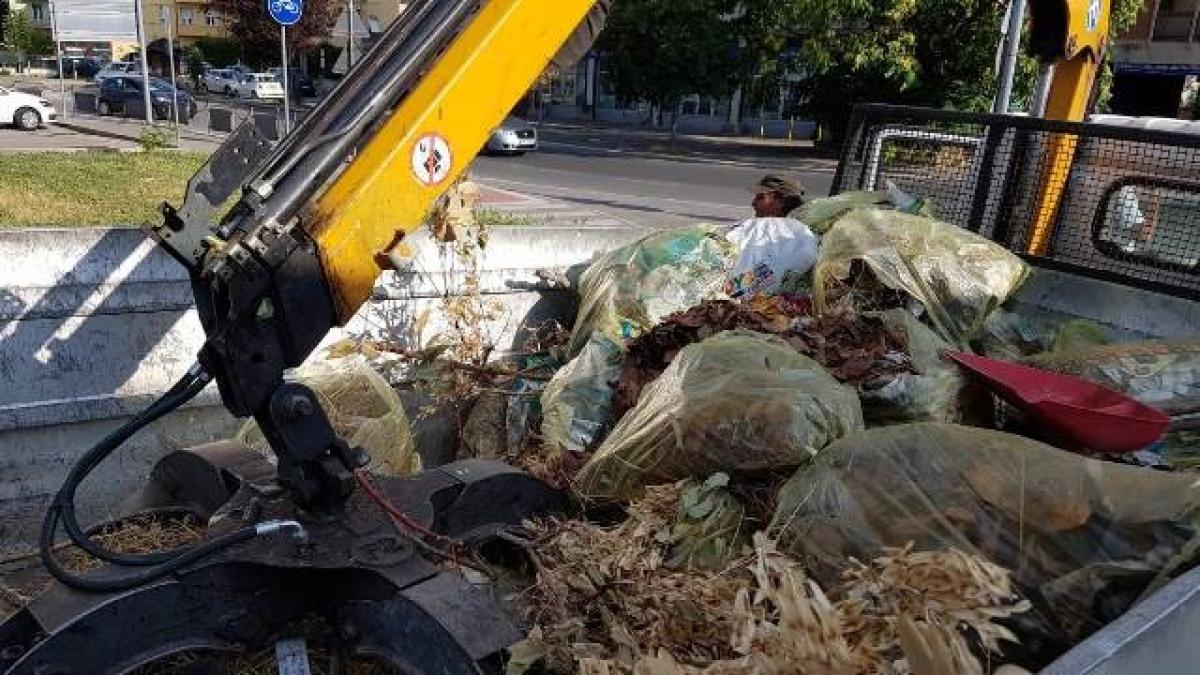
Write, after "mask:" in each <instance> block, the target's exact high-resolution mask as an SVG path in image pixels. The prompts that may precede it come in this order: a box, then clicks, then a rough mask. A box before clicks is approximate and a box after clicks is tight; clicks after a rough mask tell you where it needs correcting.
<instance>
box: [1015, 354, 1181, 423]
mask: <svg viewBox="0 0 1200 675" xmlns="http://www.w3.org/2000/svg"><path fill="white" fill-rule="evenodd" d="M1024 363H1026V364H1027V365H1030V366H1033V367H1035V368H1042V369H1045V370H1049V371H1052V372H1056V373H1063V374H1064V375H1074V376H1076V377H1081V378H1083V379H1085V380H1088V381H1090V382H1095V383H1096V384H1100V385H1104V386H1106V387H1109V388H1111V389H1116V390H1117V391H1120V392H1124V393H1126V394H1128V395H1130V396H1132V397H1133V398H1136V399H1137V400H1138V401H1141V402H1142V403H1145V404H1146V405H1148V406H1152V407H1154V408H1158V409H1159V410H1162V411H1163V412H1165V413H1167V414H1168V415H1185V414H1190V413H1195V412H1200V340H1183V341H1178V342H1168V341H1155V340H1151V341H1146V342H1127V343H1122V344H1111V345H1100V346H1093V347H1086V348H1083V349H1073V350H1063V351H1054V352H1051V353H1048V354H1043V355H1040V356H1035V357H1033V358H1030V359H1026V360H1025V361H1024Z"/></svg>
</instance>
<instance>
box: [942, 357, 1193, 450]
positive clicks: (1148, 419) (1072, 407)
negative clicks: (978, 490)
mask: <svg viewBox="0 0 1200 675" xmlns="http://www.w3.org/2000/svg"><path fill="white" fill-rule="evenodd" d="M946 355H947V356H948V357H950V358H951V359H953V360H954V361H955V362H956V363H958V364H959V365H960V366H962V367H963V368H966V369H967V370H968V371H970V372H971V373H973V374H975V375H976V376H977V377H978V378H979V379H981V380H982V381H983V382H984V383H985V384H986V385H987V386H988V387H989V388H990V389H991V390H992V391H993V392H994V393H995V394H996V395H998V396H999V397H1000V398H1002V399H1004V400H1005V401H1007V402H1008V403H1009V404H1010V405H1012V406H1014V407H1016V408H1017V409H1019V410H1021V411H1022V412H1023V413H1025V415H1026V416H1028V417H1029V418H1030V420H1031V421H1034V422H1036V423H1039V424H1041V425H1042V426H1043V427H1044V428H1045V430H1046V432H1047V433H1048V434H1049V435H1050V436H1053V437H1055V438H1056V439H1058V440H1060V441H1062V442H1063V443H1065V444H1068V445H1071V446H1074V448H1073V449H1079V450H1086V451H1091V452H1099V453H1122V452H1134V451H1137V450H1141V449H1143V448H1145V447H1147V446H1149V445H1151V444H1152V443H1154V442H1155V441H1157V440H1158V439H1160V438H1162V435H1163V433H1164V432H1166V430H1167V426H1168V425H1170V423H1171V418H1170V417H1168V416H1167V415H1166V414H1165V413H1163V412H1162V411H1159V410H1155V409H1154V408H1151V407H1150V406H1147V405H1144V404H1142V403H1139V402H1138V401H1136V400H1134V399H1132V398H1130V397H1129V396H1126V395H1125V394H1122V393H1121V392H1118V391H1114V390H1112V389H1109V388H1107V387H1102V386H1100V385H1098V384H1094V383H1092V382H1088V381H1086V380H1081V379H1079V378H1077V377H1071V376H1069V375H1059V374H1058V373H1050V372H1047V371H1044V370H1038V369H1037V368H1030V367H1028V366H1020V365H1017V364H1015V363H1008V362H1007V361H996V360H995V359H989V358H985V357H982V356H976V355H974V354H964V353H957V352H948V353H947V354H946Z"/></svg>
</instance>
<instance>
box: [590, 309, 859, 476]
mask: <svg viewBox="0 0 1200 675" xmlns="http://www.w3.org/2000/svg"><path fill="white" fill-rule="evenodd" d="M862 428H863V421H862V410H861V408H860V406H859V403H858V397H857V396H856V395H855V394H854V391H853V390H852V389H850V388H848V387H844V386H843V385H841V384H839V383H838V382H837V381H836V380H834V379H833V378H832V377H831V376H830V375H829V373H828V372H826V371H825V369H824V368H822V367H821V366H820V365H818V364H817V363H816V362H815V361H813V360H812V359H810V358H808V357H806V356H802V355H801V354H799V353H797V352H796V350H795V349H794V348H793V347H791V346H790V345H789V344H788V343H786V342H784V341H783V340H781V339H779V338H776V337H773V336H767V335H763V334H761V333H754V332H750V331H727V332H724V333H721V334H719V335H716V336H714V337H711V338H709V339H707V340H704V341H703V342H699V343H697V344H693V345H688V346H687V347H684V348H683V350H681V351H680V352H679V355H678V356H676V357H675V360H674V361H673V362H672V363H671V365H670V366H669V367H668V368H667V369H666V371H664V372H663V374H662V375H661V376H660V377H659V378H658V379H657V380H655V381H654V382H652V383H651V384H650V385H649V386H647V387H646V388H645V389H644V390H643V391H642V393H641V397H640V398H639V400H638V404H637V405H636V406H635V407H634V408H633V409H632V410H630V411H629V412H628V413H626V414H625V416H624V417H623V418H622V419H621V421H620V422H619V423H617V425H616V427H615V428H613V430H612V433H610V434H609V436H608V438H607V439H605V441H604V443H603V444H602V445H601V446H600V448H599V449H598V450H597V451H596V454H595V455H594V456H593V457H592V458H591V459H590V460H589V461H588V463H587V464H586V465H585V466H584V467H583V469H582V470H581V471H580V472H579V474H578V476H577V477H576V488H577V489H578V490H579V492H580V493H581V494H582V495H584V496H588V497H595V498H609V497H611V498H627V497H632V496H634V495H636V494H638V493H639V492H640V491H641V490H642V488H643V487H645V486H646V485H656V484H662V483H671V482H675V481H678V480H682V479H685V478H705V477H708V476H710V475H712V474H713V473H716V472H726V473H732V472H761V471H766V470H771V469H781V468H785V467H794V466H798V465H800V464H803V463H804V462H807V461H809V460H810V459H811V458H812V457H813V456H815V455H816V454H817V453H818V452H820V451H821V449H822V448H824V447H825V446H827V445H828V444H829V443H831V442H833V441H834V440H835V439H838V438H841V437H842V436H845V435H847V434H851V433H854V432H856V431H859V430H861V429H862Z"/></svg>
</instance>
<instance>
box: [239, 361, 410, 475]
mask: <svg viewBox="0 0 1200 675" xmlns="http://www.w3.org/2000/svg"><path fill="white" fill-rule="evenodd" d="M288 380H289V381H293V382H299V383H300V384H303V385H305V386H307V387H309V388H311V389H312V390H313V391H314V392H316V394H317V398H318V399H319V400H320V402H321V406H322V407H323V408H324V409H325V413H326V414H327V415H329V421H330V424H332V425H333V428H334V430H335V431H337V432H338V435H339V436H341V437H342V439H344V440H345V441H346V442H347V443H349V444H350V446H351V447H360V448H362V449H363V450H366V451H367V453H368V454H370V455H371V464H370V466H368V470H370V471H371V472H373V473H376V474H378V475H382V476H406V475H409V474H413V473H418V472H420V471H421V457H420V455H419V454H417V448H416V443H415V442H414V440H413V434H412V429H411V427H410V426H409V423H408V416H407V415H406V414H405V412H404V405H403V403H401V401H400V397H399V396H398V395H397V394H396V392H395V391H394V390H393V389H392V388H391V386H390V385H389V384H388V383H387V381H386V380H384V379H383V377H382V376H381V375H379V373H377V372H375V369H374V368H372V367H371V366H370V364H368V363H367V360H366V359H365V358H364V357H362V356H358V355H355V356H348V357H345V358H340V359H330V360H326V361H315V362H312V363H308V364H305V365H304V366H302V367H300V368H297V369H296V370H294V371H292V373H291V374H290V375H289V376H288ZM238 440H240V441H241V442H243V443H245V444H246V445H248V446H250V447H251V448H254V449H256V450H258V451H260V452H262V453H264V454H266V455H267V456H268V457H270V458H271V459H272V460H274V455H273V454H272V453H271V448H270V446H269V445H268V444H267V440H266V438H264V437H263V433H262V430H261V429H259V428H258V424H257V423H256V422H255V421H254V420H250V421H248V422H246V424H245V425H244V426H243V427H242V429H241V431H239V432H238Z"/></svg>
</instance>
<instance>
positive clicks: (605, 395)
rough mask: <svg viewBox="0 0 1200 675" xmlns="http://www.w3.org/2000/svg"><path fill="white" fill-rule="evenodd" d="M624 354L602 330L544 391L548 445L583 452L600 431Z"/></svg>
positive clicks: (558, 373)
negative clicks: (613, 382)
mask: <svg viewBox="0 0 1200 675" xmlns="http://www.w3.org/2000/svg"><path fill="white" fill-rule="evenodd" d="M624 359H625V355H624V353H623V352H622V351H621V348H620V347H618V346H617V345H616V344H614V343H613V341H612V340H610V339H608V338H607V337H606V336H604V335H602V334H599V333H597V334H595V335H593V336H592V339H591V340H589V341H588V343H587V345H586V346H585V347H584V348H583V350H582V351H580V352H579V356H576V357H575V358H574V359H572V360H571V362H570V363H568V364H567V365H566V366H563V367H562V368H561V369H560V370H559V371H558V372H557V373H555V374H554V378H553V379H551V380H550V383H549V384H547V385H546V389H545V390H544V391H543V392H542V397H541V399H542V435H543V436H544V437H545V439H546V444H547V445H548V446H549V449H550V450H551V451H553V452H555V453H561V452H563V451H564V450H570V451H572V452H583V451H584V450H586V449H587V448H588V447H589V446H590V445H591V444H592V441H593V440H594V439H595V438H596V435H597V434H598V433H600V430H601V428H602V427H603V425H604V422H605V420H607V419H608V411H609V408H611V407H612V400H613V389H612V387H611V386H609V383H610V382H612V381H614V380H616V379H617V377H619V376H620V374H621V363H622V362H623V361H624Z"/></svg>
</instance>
